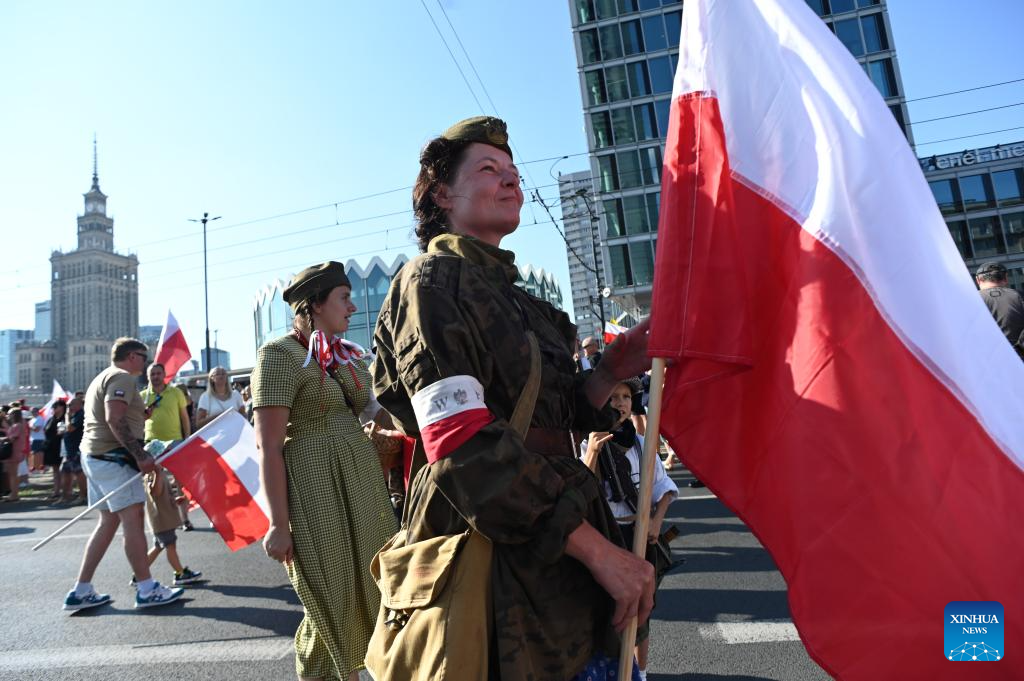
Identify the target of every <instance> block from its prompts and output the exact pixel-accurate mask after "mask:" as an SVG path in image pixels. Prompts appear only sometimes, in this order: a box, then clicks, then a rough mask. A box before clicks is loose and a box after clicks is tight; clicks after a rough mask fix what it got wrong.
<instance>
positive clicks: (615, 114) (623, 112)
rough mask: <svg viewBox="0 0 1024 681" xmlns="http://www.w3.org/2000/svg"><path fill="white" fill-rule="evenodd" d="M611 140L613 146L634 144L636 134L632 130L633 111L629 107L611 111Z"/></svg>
mask: <svg viewBox="0 0 1024 681" xmlns="http://www.w3.org/2000/svg"><path fill="white" fill-rule="evenodd" d="M611 114H612V138H613V139H614V140H615V144H630V143H633V142H636V132H635V131H634V130H633V110H632V108H631V107H628V106H627V107H623V108H620V109H612V111H611Z"/></svg>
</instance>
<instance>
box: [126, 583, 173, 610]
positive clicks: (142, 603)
mask: <svg viewBox="0 0 1024 681" xmlns="http://www.w3.org/2000/svg"><path fill="white" fill-rule="evenodd" d="M183 593H185V590H184V589H168V588H167V587H166V586H162V585H161V584H160V582H154V583H153V590H152V591H150V592H149V593H147V594H146V595H145V596H143V595H142V592H141V591H139V592H137V593H136V594H135V607H136V608H153V607H156V606H158V605H167V604H168V603H173V602H174V601H176V600H178V599H179V598H181V595H182V594H183Z"/></svg>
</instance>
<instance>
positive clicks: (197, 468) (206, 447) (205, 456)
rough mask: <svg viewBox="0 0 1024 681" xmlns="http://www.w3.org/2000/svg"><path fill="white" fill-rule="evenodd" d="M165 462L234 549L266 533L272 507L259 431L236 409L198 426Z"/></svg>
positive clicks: (163, 462) (240, 547)
mask: <svg viewBox="0 0 1024 681" xmlns="http://www.w3.org/2000/svg"><path fill="white" fill-rule="evenodd" d="M160 465H161V466H163V467H164V468H166V469H167V470H169V471H170V472H171V473H172V474H174V477H175V478H176V479H177V480H178V482H179V483H180V484H181V486H182V487H184V488H185V489H186V490H187V491H188V496H189V497H191V498H192V499H194V500H195V501H196V502H198V503H199V505H200V506H201V507H202V509H203V512H204V513H206V516H207V517H208V518H209V519H210V522H211V523H213V526H214V528H216V530H217V532H219V533H220V536H221V537H222V538H223V539H224V542H225V543H226V544H227V545H228V548H229V549H231V550H232V551H237V550H238V549H242V548H245V547H246V546H248V545H249V544H252V543H253V542H255V541H259V540H260V539H262V538H263V535H265V534H266V533H267V530H268V529H269V528H270V506H269V505H268V504H267V498H266V494H265V493H264V491H263V488H262V486H261V485H260V466H259V459H258V457H257V453H256V433H255V431H253V429H252V426H251V425H249V422H248V421H247V420H246V419H245V417H244V416H242V415H241V414H239V413H238V412H237V411H235V410H234V409H232V410H229V411H227V412H224V413H223V414H222V415H220V416H218V417H217V418H216V419H214V420H213V421H211V422H210V423H208V424H206V425H205V426H203V427H202V428H200V429H199V430H197V431H196V432H195V433H194V434H193V435H191V436H190V437H189V438H188V439H186V440H185V441H184V442H182V443H181V444H180V445H179V446H178V447H176V448H175V449H174V450H173V451H172V452H171V453H170V454H169V455H168V456H167V458H166V459H163V460H162V461H161V462H160Z"/></svg>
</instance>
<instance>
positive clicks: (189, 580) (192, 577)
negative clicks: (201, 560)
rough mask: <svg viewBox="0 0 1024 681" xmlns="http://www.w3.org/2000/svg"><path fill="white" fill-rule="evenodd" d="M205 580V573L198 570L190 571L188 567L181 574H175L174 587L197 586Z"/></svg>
mask: <svg viewBox="0 0 1024 681" xmlns="http://www.w3.org/2000/svg"><path fill="white" fill-rule="evenodd" d="M202 578H203V573H202V572H199V571H198V570H189V569H188V567H185V568H183V569H182V571H181V572H176V573H174V586H185V585H186V584H195V583H196V582H198V581H199V580H200V579H202Z"/></svg>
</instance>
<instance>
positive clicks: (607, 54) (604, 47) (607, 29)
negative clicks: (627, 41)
mask: <svg viewBox="0 0 1024 681" xmlns="http://www.w3.org/2000/svg"><path fill="white" fill-rule="evenodd" d="M598 31H600V33H601V59H603V60H605V61H608V60H609V59H618V58H619V57H621V56H622V38H621V37H620V36H619V27H618V25H617V24H612V25H611V26H602V27H601V28H599V29H598Z"/></svg>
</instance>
